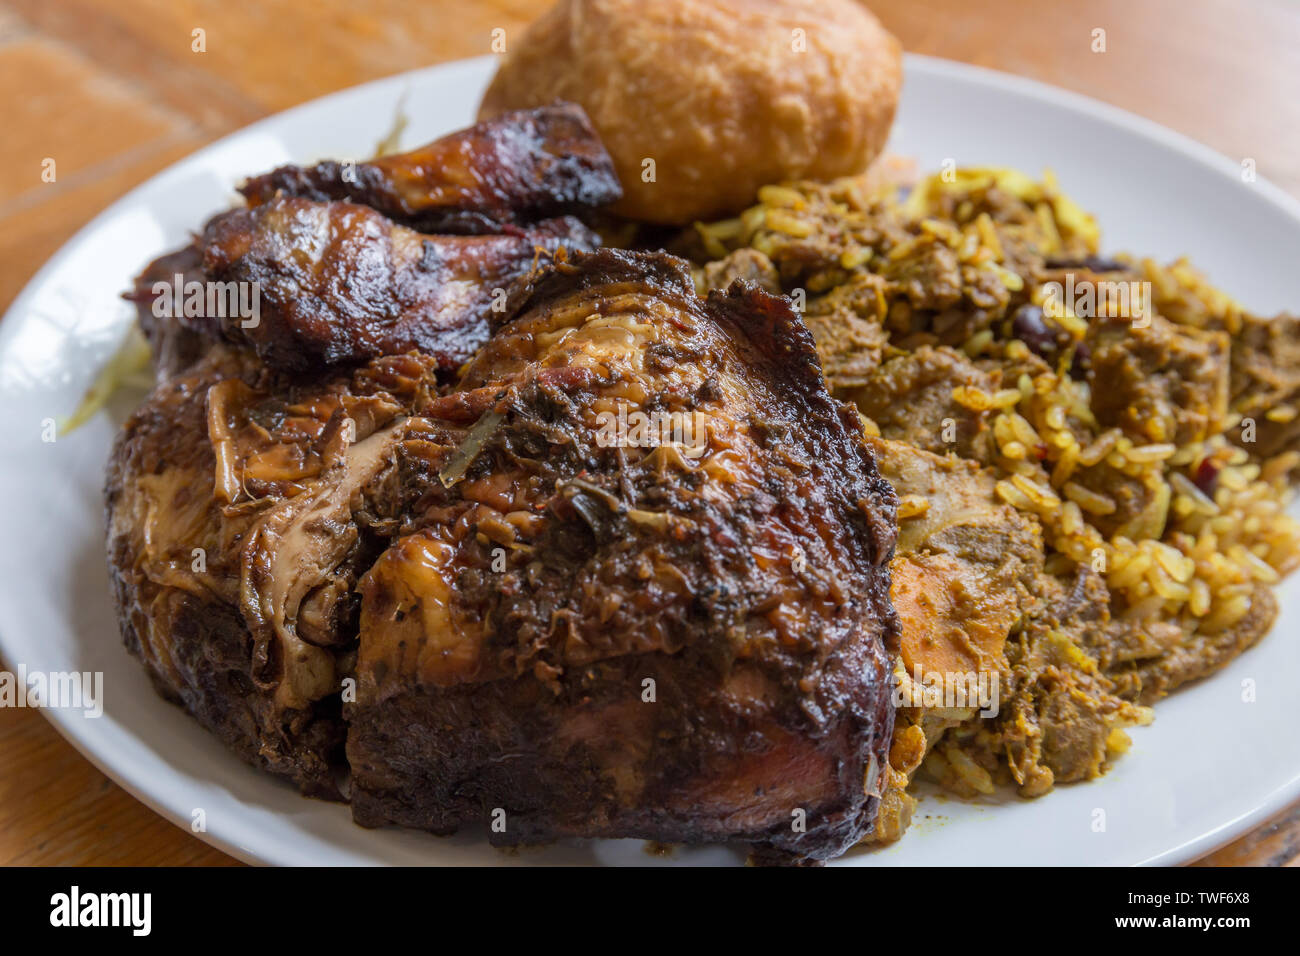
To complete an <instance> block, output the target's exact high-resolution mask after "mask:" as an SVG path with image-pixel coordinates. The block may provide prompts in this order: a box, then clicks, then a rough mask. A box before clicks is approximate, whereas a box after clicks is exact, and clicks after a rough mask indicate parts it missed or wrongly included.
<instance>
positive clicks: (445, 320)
mask: <svg viewBox="0 0 1300 956" xmlns="http://www.w3.org/2000/svg"><path fill="white" fill-rule="evenodd" d="M201 244H202V248H203V268H204V271H205V273H206V274H207V275H208V276H210V277H211V278H212V279H214V280H216V281H217V282H239V283H249V284H250V285H251V287H252V288H256V289H257V291H258V295H257V301H258V303H259V310H258V311H259V314H258V315H256V316H255V317H253V318H251V319H249V318H245V317H243V316H241V315H238V314H227V315H225V316H223V317H220V318H217V319H215V320H214V321H215V322H217V323H219V328H220V333H221V334H222V335H223V336H224V337H225V338H226V339H228V340H230V341H234V342H241V343H246V344H248V345H250V346H252V347H253V349H254V350H256V352H257V354H258V356H259V357H260V358H261V359H262V360H263V361H264V362H266V363H267V364H268V365H270V366H272V367H274V368H278V369H285V370H290V371H305V370H308V369H311V368H317V367H320V366H331V365H340V364H355V363H357V362H361V361H365V360H366V359H371V358H377V357H379V356H383V355H394V354H397V353H399V352H405V351H408V350H410V349H418V350H420V351H422V352H424V353H426V354H429V355H433V356H435V357H436V358H437V359H438V362H439V364H440V366H441V367H442V368H444V369H446V370H452V369H455V368H456V367H457V366H459V365H460V364H461V363H463V362H465V361H466V360H467V359H468V358H469V357H470V356H471V355H473V354H474V351H475V349H477V348H478V347H479V346H480V345H482V344H483V343H484V342H485V341H486V340H487V333H488V317H489V315H490V314H491V312H492V309H493V305H494V301H495V303H497V309H498V311H500V310H501V309H504V308H505V305H506V290H507V289H508V288H509V286H510V283H511V282H512V281H514V280H515V279H517V278H519V277H520V276H522V275H524V274H526V273H527V272H528V271H529V269H531V268H532V266H533V263H534V260H535V258H536V255H537V251H538V250H539V249H545V250H554V249H555V248H557V247H559V246H561V245H563V246H566V247H567V248H568V249H570V250H575V249H590V248H594V247H595V246H596V245H598V244H599V239H598V238H597V237H596V235H595V233H593V232H591V230H589V229H587V228H586V227H585V226H583V225H582V223H580V222H579V221H578V220H576V219H572V218H565V219H554V220H548V221H546V222H543V223H539V224H538V225H536V226H531V227H529V228H528V229H527V230H525V231H522V232H516V233H511V234H509V235H505V234H502V235H483V236H428V235H423V234H421V233H417V232H414V231H413V230H411V229H407V228H406V227H405V226H399V225H397V224H396V223H394V222H392V221H391V220H389V219H386V218H385V217H384V216H382V215H380V214H379V213H377V212H375V211H374V210H373V209H370V208H369V207H367V206H359V205H356V204H355V203H348V202H316V201H313V200H310V199H292V198H277V199H273V200H271V201H270V202H268V203H266V204H265V205H262V206H257V207H255V208H253V209H237V210H234V211H232V212H229V213H227V214H225V215H223V216H218V217H217V218H216V219H214V220H212V222H210V223H209V224H208V226H207V228H206V229H205V230H204V234H203V237H202V240H201Z"/></svg>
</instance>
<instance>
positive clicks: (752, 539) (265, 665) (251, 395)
mask: <svg viewBox="0 0 1300 956" xmlns="http://www.w3.org/2000/svg"><path fill="white" fill-rule="evenodd" d="M561 119H562V120H563V123H560V122H559V121H560V120H561ZM511 124H514V127H512V126H511ZM485 127H486V131H485ZM440 143H441V145H439V144H433V145H432V146H430V147H425V148H424V149H423V150H418V151H416V153H413V154H407V157H406V158H403V157H390V158H388V159H385V160H377V161H374V162H373V163H370V164H361V165H360V166H358V169H361V168H363V167H364V168H365V169H366V170H367V171H366V172H365V173H364V174H360V175H358V176H357V177H355V178H356V179H357V180H358V182H359V183H361V184H363V185H364V188H356V187H357V183H354V182H352V179H353V178H354V177H352V176H351V175H349V176H347V177H344V176H343V174H342V173H339V174H338V175H337V176H335V174H334V172H333V170H334V169H335V167H333V166H330V165H329V164H323V165H322V166H318V167H314V168H313V169H311V170H295V169H292V168H290V169H282V170H277V171H276V172H274V173H272V174H269V175H268V176H267V177H260V178H259V179H256V180H253V181H250V183H249V184H248V185H247V186H246V187H245V193H246V195H247V196H248V197H249V202H250V205H249V207H248V208H245V209H239V210H235V211H233V212H230V213H226V214H223V215H222V216H219V217H217V218H216V219H214V220H213V221H212V222H211V223H209V225H208V226H207V228H206V229H205V230H204V232H203V234H202V235H201V236H200V237H198V238H197V239H196V241H195V243H194V245H193V246H192V247H190V250H189V251H185V250H182V251H181V252H178V253H175V254H173V255H172V257H169V258H167V259H165V260H160V261H159V263H155V264H154V265H153V266H151V267H150V268H149V269H148V270H146V273H145V274H144V275H143V276H142V278H141V280H140V281H139V282H138V284H137V293H136V295H135V298H136V299H137V301H138V302H139V303H140V305H141V310H142V317H143V312H144V310H145V309H146V308H147V307H148V305H149V302H150V295H149V285H147V284H146V282H147V280H149V279H150V278H152V277H155V276H157V275H159V274H162V275H166V274H167V270H174V271H177V272H183V273H185V274H187V275H199V276H203V277H204V278H206V279H208V280H211V281H235V280H242V281H255V282H257V283H258V284H259V288H260V289H261V295H262V300H261V301H262V310H261V314H260V320H259V323H258V324H257V325H256V326H254V327H252V328H244V327H243V326H242V325H241V324H240V323H238V322H237V321H233V320H228V319H214V318H209V317H190V318H187V319H186V320H184V321H183V322H168V321H167V320H158V319H156V318H154V317H152V313H151V314H150V320H149V321H148V322H147V323H146V325H145V329H146V332H147V334H148V335H149V337H150V339H151V342H152V343H153V345H154V347H155V351H156V352H157V353H158V354H159V357H160V359H167V360H168V361H170V363H171V364H170V367H169V368H168V369H167V370H165V372H164V373H163V374H164V378H163V380H162V381H161V382H160V384H159V385H158V387H157V388H156V389H155V391H154V392H153V393H152V394H151V395H150V397H149V398H148V399H147V400H146V402H145V403H144V405H143V406H142V407H141V408H140V409H139V410H138V411H137V412H136V413H135V414H134V415H133V416H132V417H131V419H130V420H129V421H128V422H127V424H126V426H125V428H124V430H123V432H122V434H121V436H120V437H119V439H118V441H117V443H116V446H115V448H114V451H113V456H112V460H111V462H110V467H109V475H108V483H107V488H106V501H107V510H108V547H109V561H110V570H111V573H112V577H113V583H114V589H115V593H116V597H117V602H118V608H119V616H120V620H121V624H122V630H123V634H124V637H125V640H126V643H127V645H128V647H129V648H130V649H131V650H132V651H133V652H134V653H136V654H137V655H138V656H140V657H141V658H142V659H143V660H144V662H145V664H146V667H147V669H148V671H149V673H150V675H151V677H152V678H153V680H154V682H155V684H156V685H157V686H158V687H159V689H160V691H161V692H162V693H163V694H164V695H165V696H167V697H169V698H170V699H172V700H175V701H178V702H179V703H181V704H182V705H183V706H184V707H186V709H188V710H189V711H190V712H191V713H192V714H194V715H195V716H196V717H197V718H198V719H199V720H200V721H201V722H202V723H204V724H205V725H206V726H207V727H208V728H209V729H210V730H212V731H214V732H215V733H216V734H217V735H218V736H220V737H221V738H222V739H223V740H224V741H226V742H227V743H228V744H229V745H230V746H231V747H232V748H233V749H234V750H236V751H237V752H238V753H239V754H240V755H241V756H243V757H244V758H245V759H246V760H248V761H250V762H252V763H254V764H256V765H258V766H261V767H263V768H265V769H268V770H270V771H272V772H275V773H278V774H281V775H284V776H286V777H288V778H290V779H292V780H294V781H295V782H296V783H297V784H298V785H299V786H300V787H301V788H302V789H303V790H304V791H306V792H308V793H311V794H315V795H320V796H327V797H335V798H342V797H344V796H345V793H346V797H347V798H349V799H350V800H351V804H352V809H353V814H354V818H355V819H356V820H357V822H358V823H361V824H362V825H365V826H378V825H384V824H399V825H403V826H409V827H417V828H421V829H426V830H431V831H434V832H437V833H449V832H452V831H455V830H457V829H460V828H463V827H475V828H484V829H487V830H488V831H489V833H490V838H491V839H492V840H493V842H495V843H498V844H517V843H527V842H538V841H545V840H550V839H554V838H557V837H567V836H584V837H589V836H605V837H641V838H647V839H655V840H660V841H667V842H686V843H696V842H719V841H737V842H740V843H744V844H748V845H750V846H751V847H753V848H754V849H755V851H756V852H757V853H758V854H759V856H760V857H763V858H767V859H772V860H775V861H803V860H821V859H826V858H828V857H831V856H835V855H837V854H839V853H841V852H843V851H844V850H845V849H846V848H847V847H849V846H851V845H853V844H854V843H856V842H857V841H858V840H860V839H861V838H862V836H863V835H864V834H865V833H866V832H867V831H868V830H869V829H870V827H871V825H872V822H873V820H874V816H875V813H876V810H877V806H878V803H879V794H880V790H881V783H880V777H881V772H882V768H883V767H884V765H885V763H886V760H887V753H888V747H889V740H890V733H891V730H892V726H893V709H892V706H891V703H890V688H891V679H890V663H889V660H888V655H887V653H886V643H887V642H895V641H896V640H897V633H898V625H897V621H896V619H895V616H894V613H893V610H892V608H891V605H890V603H889V572H888V566H889V562H890V560H891V558H892V556H893V552H894V541H895V529H896V522H895V507H896V499H895V497H894V493H893V491H892V489H891V488H890V486H889V484H888V483H887V482H886V481H885V480H884V479H883V478H882V477H881V476H880V474H879V473H878V471H877V469H876V466H875V462H874V457H873V454H872V452H871V450H870V449H869V448H868V446H866V445H865V444H864V443H863V442H862V430H861V424H860V422H859V418H858V415H857V413H856V411H853V410H851V409H850V408H849V407H848V406H842V405H840V404H838V403H837V402H835V401H834V400H832V399H831V398H830V396H829V394H828V392H827V390H826V385H825V383H824V380H823V378H822V375H821V370H820V367H819V364H818V359H817V353H816V350H815V346H814V341H813V338H812V336H811V335H810V333H809V332H808V330H807V328H806V327H805V326H804V324H803V323H802V322H801V321H800V318H799V317H798V315H797V314H796V313H795V312H794V311H793V308H792V306H791V303H790V301H789V300H788V299H785V298H783V297H779V296H776V295H772V294H769V293H768V292H765V291H763V290H762V289H760V288H759V287H757V286H755V285H753V284H750V283H746V282H744V281H738V282H734V283H732V284H731V285H730V286H729V287H728V288H727V289H726V290H725V291H716V292H713V293H710V294H709V295H708V296H707V297H701V296H699V295H697V293H696V291H695V287H694V284H693V282H692V278H691V274H690V272H689V269H688V267H687V265H686V264H685V263H684V262H682V261H681V260H678V259H675V258H674V257H672V256H669V255H666V254H664V253H650V252H640V253H636V252H616V251H612V250H600V251H589V250H590V249H591V247H593V246H594V245H595V244H596V237H595V235H594V233H591V232H590V230H588V229H587V228H586V227H585V226H583V224H582V223H581V222H580V221H579V220H578V219H575V218H570V217H572V216H573V215H574V214H575V213H576V214H581V213H582V210H583V208H585V206H586V205H589V204H592V203H596V202H605V201H608V199H609V198H611V196H612V195H616V194H617V184H616V183H614V184H613V186H612V187H611V186H610V184H609V180H608V177H609V176H610V175H611V174H609V172H608V169H609V167H608V163H607V158H602V157H603V151H602V150H601V149H600V147H599V143H598V141H595V140H594V136H593V135H591V134H590V128H589V127H588V126H586V125H585V119H584V118H583V117H582V115H581V111H579V110H576V108H572V107H566V106H562V105H561V106H557V107H553V108H550V109H549V110H542V111H535V112H534V113H532V114H511V115H509V116H506V117H503V118H501V119H498V120H494V121H492V123H489V124H482V125H481V126H480V127H476V128H475V129H474V130H471V131H468V132H466V133H461V134H455V135H454V136H452V137H448V138H447V139H446V140H443V141H440ZM516 155H521V156H523V159H522V160H520V163H521V165H520V166H519V167H518V168H519V169H520V170H521V172H520V174H519V176H518V177H514V178H512V177H511V176H509V175H505V174H502V173H501V171H500V170H498V169H497V168H496V163H497V162H506V161H508V160H509V161H513V159H512V157H514V156H516ZM457 163H461V165H460V166H458V165H456V164H457ZM530 164H531V165H530ZM470 180H473V181H475V182H479V183H480V184H487V185H484V186H483V189H486V190H488V192H486V193H485V192H483V191H482V190H479V189H468V191H465V190H462V191H461V192H457V191H456V190H455V189H450V188H444V187H445V186H446V183H447V181H455V182H458V183H462V184H464V183H466V182H468V181H470ZM489 187H490V188H489ZM548 191H549V192H548ZM547 195H549V196H550V198H549V199H548V198H547ZM485 197H486V198H485ZM556 216H560V217H561V218H558V219H557V218H554V217H556ZM548 217H550V218H548ZM444 228H445V229H448V230H449V231H448V232H447V233H441V232H429V231H427V230H432V229H444ZM453 228H454V229H455V234H451V232H450V230H451V229H453ZM417 230H426V231H424V232H420V231H417ZM349 279H352V284H351V285H349V281H348V280H349ZM512 279H513V280H515V281H514V282H513V283H512V282H511V280H512ZM500 289H508V290H509V293H508V295H505V296H500V295H498V290H500ZM349 772H350V776H351V780H350V786H348V787H341V786H340V779H341V778H342V777H343V775H344V774H346V773H349Z"/></svg>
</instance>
